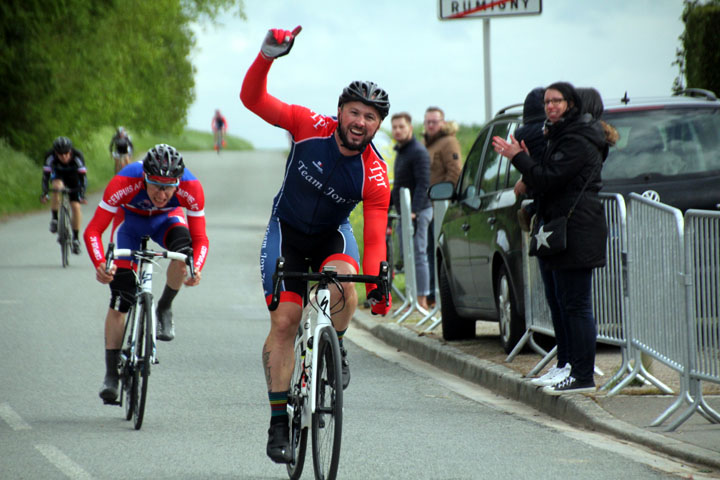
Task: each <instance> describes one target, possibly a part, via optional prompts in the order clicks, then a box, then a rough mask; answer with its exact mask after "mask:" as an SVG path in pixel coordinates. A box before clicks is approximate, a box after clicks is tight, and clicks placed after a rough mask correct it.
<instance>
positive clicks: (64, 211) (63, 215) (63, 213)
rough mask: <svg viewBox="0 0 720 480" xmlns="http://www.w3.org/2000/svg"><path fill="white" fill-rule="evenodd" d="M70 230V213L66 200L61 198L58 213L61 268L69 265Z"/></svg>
mask: <svg viewBox="0 0 720 480" xmlns="http://www.w3.org/2000/svg"><path fill="white" fill-rule="evenodd" d="M71 232H72V230H71V229H70V212H69V211H68V207H67V200H65V199H64V198H63V201H62V203H61V204H60V211H59V212H58V242H59V243H60V256H61V259H62V266H63V268H65V267H67V266H68V265H70V243H71V241H72V233H71Z"/></svg>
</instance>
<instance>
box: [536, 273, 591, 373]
mask: <svg viewBox="0 0 720 480" xmlns="http://www.w3.org/2000/svg"><path fill="white" fill-rule="evenodd" d="M539 261H540V271H541V272H542V278H543V283H544V284H545V296H546V298H547V300H548V305H549V306H550V312H551V315H552V320H553V328H554V329H555V338H556V340H557V345H558V365H560V366H562V365H564V364H565V363H566V362H569V363H570V365H571V371H570V375H572V376H573V377H575V379H577V380H578V381H579V382H580V383H586V382H592V381H593V371H594V370H595V345H596V341H597V325H596V324H595V317H594V315H593V309H592V269H589V268H588V269H580V270H546V269H544V268H543V264H542V260H539Z"/></svg>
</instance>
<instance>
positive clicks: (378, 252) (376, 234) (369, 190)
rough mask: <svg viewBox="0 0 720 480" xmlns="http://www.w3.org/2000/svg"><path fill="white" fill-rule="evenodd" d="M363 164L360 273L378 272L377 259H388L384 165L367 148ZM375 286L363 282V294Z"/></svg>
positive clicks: (386, 188) (387, 185) (387, 190)
mask: <svg viewBox="0 0 720 480" xmlns="http://www.w3.org/2000/svg"><path fill="white" fill-rule="evenodd" d="M363 160H364V163H365V184H364V186H363V219H364V220H363V221H364V225H363V244H364V246H363V259H362V264H363V273H364V274H366V275H377V274H378V273H379V268H380V262H381V261H384V260H387V250H386V244H385V232H386V229H387V212H388V205H389V204H390V182H389V181H388V174H387V165H386V164H385V162H384V161H383V160H382V158H380V157H379V156H378V155H377V154H375V152H374V150H372V148H371V147H369V148H368V149H367V150H366V151H365V153H364V154H363ZM374 288H376V285H374V284H371V283H368V284H365V293H366V294H367V293H369V292H370V291H371V290H373V289H374Z"/></svg>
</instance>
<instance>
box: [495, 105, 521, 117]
mask: <svg viewBox="0 0 720 480" xmlns="http://www.w3.org/2000/svg"><path fill="white" fill-rule="evenodd" d="M522 106H523V104H522V103H513V104H512V105H508V106H507V107H505V108H501V109H500V110H498V112H497V113H496V114H495V116H498V115H500V114H502V113H505V112H507V111H508V110H510V109H511V108H517V107H522Z"/></svg>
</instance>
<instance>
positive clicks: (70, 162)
mask: <svg viewBox="0 0 720 480" xmlns="http://www.w3.org/2000/svg"><path fill="white" fill-rule="evenodd" d="M51 185H52V188H53V189H54V190H60V189H61V188H63V187H65V188H69V189H70V193H69V198H70V209H71V210H72V220H71V227H72V232H73V239H72V251H73V253H74V254H75V255H79V254H80V239H79V238H78V235H79V234H80V226H81V225H82V209H81V207H80V204H81V203H87V201H86V200H85V188H86V187H87V168H86V167H85V158H84V157H83V154H82V152H81V151H80V150H78V149H77V148H75V147H73V144H72V142H71V141H70V139H69V138H68V137H57V138H56V139H55V140H54V141H53V148H52V149H51V150H48V151H47V153H45V163H44V164H43V176H42V195H41V196H40V201H41V202H43V203H45V202H47V201H48V194H49V192H50V186H51ZM59 208H60V194H59V193H57V191H56V192H53V195H52V199H51V201H50V211H51V215H52V216H51V218H50V233H57V230H58V210H59Z"/></svg>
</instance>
